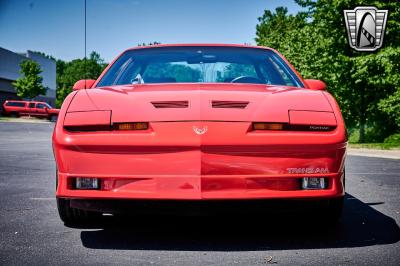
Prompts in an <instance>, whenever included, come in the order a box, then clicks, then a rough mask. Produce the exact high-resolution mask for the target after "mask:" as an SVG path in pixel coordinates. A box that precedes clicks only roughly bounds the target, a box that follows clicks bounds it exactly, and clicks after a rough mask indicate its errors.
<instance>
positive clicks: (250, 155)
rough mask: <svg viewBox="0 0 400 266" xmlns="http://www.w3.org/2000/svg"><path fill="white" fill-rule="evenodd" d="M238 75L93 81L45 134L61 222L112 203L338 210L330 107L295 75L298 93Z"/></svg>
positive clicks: (336, 122) (336, 136)
mask: <svg viewBox="0 0 400 266" xmlns="http://www.w3.org/2000/svg"><path fill="white" fill-rule="evenodd" d="M241 49H247V48H241ZM189 60H193V59H189ZM190 62H191V63H192V62H193V61H190ZM240 78H241V81H242V82H239V83H231V82H229V83H228V82H221V83H215V82H214V83H204V82H201V83H171V82H168V83H165V84H160V83H157V84H145V83H144V84H143V83H139V84H127V85H123V84H122V85H113V86H99V84H97V86H98V87H99V88H92V89H87V90H80V91H77V92H74V93H72V94H71V95H69V96H68V98H67V99H66V101H65V102H64V104H63V107H62V109H61V112H60V118H59V120H58V122H57V124H56V127H55V131H54V135H53V145H54V153H55V157H56V161H57V167H58V176H57V180H58V185H57V197H58V199H59V208H60V209H61V212H60V214H61V216H62V218H63V219H64V221H68V220H69V219H70V218H71V217H72V218H76V216H74V215H72V216H71V210H72V209H74V210H79V211H82V210H85V211H107V212H113V210H117V209H118V202H119V200H124V201H127V200H128V201H131V202H137V201H152V202H154V201H165V200H168V201H170V200H176V201H180V202H187V201H189V202H198V201H203V202H204V201H207V202H215V201H224V202H233V201H245V200H246V201H248V200H251V201H254V202H256V201H260V200H270V199H292V200H293V199H295V200H328V201H332V202H335V206H336V205H337V202H340V201H341V199H342V198H343V195H344V188H343V179H344V158H345V149H346V134H345V128H344V123H343V119H342V116H341V114H340V111H339V108H338V106H337V104H336V102H335V100H334V99H333V98H332V96H330V95H329V94H328V93H327V92H324V91H313V90H309V89H305V88H302V87H301V86H303V83H302V80H301V79H300V78H298V80H299V84H301V85H299V86H285V85H272V84H271V85H268V84H257V83H253V82H252V83H251V84H249V83H246V82H244V81H245V79H243V78H242V77H241V76H240ZM100 79H101V78H100ZM246 79H247V81H249V80H251V79H250V78H247V77H246ZM144 80H146V78H145V79H144ZM147 80H150V78H147ZM243 82H244V83H243ZM100 85H101V84H100ZM95 86H96V85H95ZM96 203H100V204H96ZM113 206H114V208H113ZM131 211H132V212H134V211H135V210H134V209H133V210H131ZM67 214H70V215H69V216H68V215H67ZM85 214H87V212H86V213H85ZM68 217H69V218H68Z"/></svg>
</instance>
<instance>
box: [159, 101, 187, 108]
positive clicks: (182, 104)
mask: <svg viewBox="0 0 400 266" xmlns="http://www.w3.org/2000/svg"><path fill="white" fill-rule="evenodd" d="M151 104H152V105H153V106H154V107H155V108H188V107H189V102H188V101H160V102H151Z"/></svg>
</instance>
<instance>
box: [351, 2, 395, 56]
mask: <svg viewBox="0 0 400 266" xmlns="http://www.w3.org/2000/svg"><path fill="white" fill-rule="evenodd" d="M387 16H388V11H387V10H378V9H376V7H373V6H359V7H356V8H355V9H354V10H344V19H345V21H346V28H347V35H348V38H349V44H350V47H351V48H353V49H355V50H357V51H375V50H377V49H379V48H381V46H382V43H383V36H384V33H385V27H386V20H387Z"/></svg>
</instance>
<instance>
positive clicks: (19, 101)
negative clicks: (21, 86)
mask: <svg viewBox="0 0 400 266" xmlns="http://www.w3.org/2000/svg"><path fill="white" fill-rule="evenodd" d="M6 102H18V103H46V102H38V101H24V100H6Z"/></svg>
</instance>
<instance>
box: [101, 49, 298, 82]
mask: <svg viewBox="0 0 400 266" xmlns="http://www.w3.org/2000/svg"><path fill="white" fill-rule="evenodd" d="M215 82H216V83H253V84H269V85H284V86H296V87H303V84H302V83H301V81H300V80H299V78H298V77H297V75H296V74H295V73H294V72H293V71H292V70H291V68H290V67H289V66H288V65H287V64H286V62H285V61H283V60H282V58H280V57H279V56H278V55H277V54H276V53H275V52H273V51H271V50H266V49H258V48H241V47H212V46H187V47H155V48H146V49H136V50H129V51H127V52H125V53H124V54H123V55H121V56H120V57H119V58H118V59H117V60H116V62H115V63H114V64H113V65H112V66H111V67H110V69H109V70H108V71H107V72H106V73H105V75H104V76H103V78H102V79H101V80H100V82H99V83H98V86H99V87H101V86H111V85H124V84H138V83H139V84H142V83H215Z"/></svg>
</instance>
